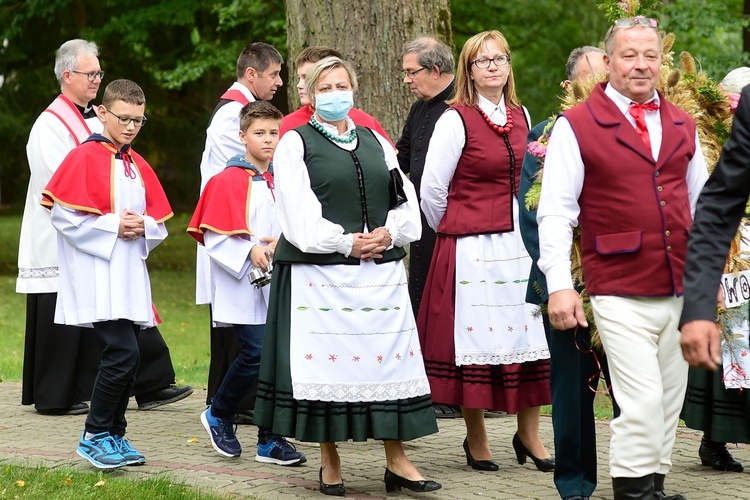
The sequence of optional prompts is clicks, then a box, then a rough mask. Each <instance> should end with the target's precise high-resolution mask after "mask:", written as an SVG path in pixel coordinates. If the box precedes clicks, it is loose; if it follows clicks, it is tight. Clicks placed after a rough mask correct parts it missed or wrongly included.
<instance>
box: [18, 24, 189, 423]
mask: <svg viewBox="0 0 750 500" xmlns="http://www.w3.org/2000/svg"><path fill="white" fill-rule="evenodd" d="M98 56H99V49H98V48H97V46H96V44H95V43H93V42H89V41H86V40H81V39H76V40H69V41H67V42H65V43H63V44H62V45H61V46H60V48H59V49H58V51H57V54H56V57H55V76H56V77H57V81H58V82H59V84H60V91H61V93H60V95H59V96H58V97H56V98H55V100H54V101H52V103H51V104H50V105H49V106H48V107H47V109H45V110H44V112H42V114H41V115H39V117H38V118H37V120H36V122H34V125H33V127H32V128H31V133H30V135H29V142H28V143H27V145H26V154H27V156H28V160H29V169H30V171H31V172H30V178H29V188H28V192H27V194H26V204H25V207H24V212H23V219H22V221H21V236H20V244H19V249H18V279H17V281H16V292H18V293H23V294H26V337H25V346H24V360H23V385H22V394H21V403H22V404H24V405H31V404H33V405H34V406H35V409H36V411H37V412H38V413H41V414H44V415H76V414H83V413H87V412H88V410H89V407H88V405H87V404H86V403H85V401H88V400H89V399H91V393H92V390H93V387H94V379H95V377H96V373H97V371H98V369H99V360H100V359H101V354H102V344H101V343H100V341H99V339H98V338H97V336H96V335H93V334H92V333H91V332H88V331H84V330H83V329H82V328H78V327H73V326H67V325H60V324H56V323H55V322H54V319H55V307H56V301H57V291H58V281H59V268H58V257H57V233H56V231H55V229H54V227H53V226H52V223H51V221H50V213H49V211H48V210H47V209H45V208H44V207H43V206H42V205H40V200H41V197H42V190H43V189H44V188H45V186H46V185H47V183H48V182H49V180H50V178H51V177H52V174H54V173H55V171H56V170H57V168H58V167H59V166H60V164H61V163H62V161H63V159H64V158H65V157H66V156H67V154H68V153H69V152H70V151H71V150H72V149H73V148H75V147H76V146H78V145H79V144H81V143H83V142H84V141H85V140H86V139H88V137H89V136H90V135H91V134H92V133H100V132H101V131H102V123H101V122H100V121H99V119H98V118H97V117H96V108H94V107H93V106H91V105H90V103H91V101H92V100H93V99H95V98H96V95H97V92H98V91H99V86H100V85H101V83H102V79H103V78H104V71H102V68H101V66H100V64H99V58H98ZM138 344H139V349H140V350H141V365H140V367H139V369H138V373H137V380H136V385H135V387H134V388H133V395H135V398H136V402H137V403H138V408H139V409H141V410H148V409H152V408H156V407H158V406H161V405H164V404H168V403H172V402H175V401H178V400H180V399H183V398H185V397H187V396H189V395H190V394H191V393H192V392H193V390H192V388H191V387H190V386H181V387H178V386H175V385H172V384H173V383H174V379H175V373H174V368H173V366H172V359H171V357H170V355H169V348H168V347H167V345H166V343H165V342H164V339H163V338H162V336H161V333H159V330H158V329H157V328H150V329H147V330H144V332H143V333H142V334H141V335H140V336H139V339H138Z"/></svg>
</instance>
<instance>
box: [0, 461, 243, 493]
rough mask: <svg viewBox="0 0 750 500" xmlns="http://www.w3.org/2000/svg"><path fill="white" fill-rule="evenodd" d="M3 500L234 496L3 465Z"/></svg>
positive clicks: (144, 481) (160, 481)
mask: <svg viewBox="0 0 750 500" xmlns="http://www.w3.org/2000/svg"><path fill="white" fill-rule="evenodd" d="M0 467H2V473H0V498H30V499H31V498H55V499H58V500H66V499H69V500H77V499H79V498H96V499H98V500H120V499H122V498H148V499H181V500H216V499H230V498H238V497H236V496H234V495H227V494H221V495H219V494H215V493H209V492H204V491H202V490H200V489H198V488H192V487H189V486H185V485H182V484H176V483H173V482H172V481H169V480H168V479H142V480H138V481H134V480H133V479H128V478H126V477H118V473H117V472H115V473H106V474H105V473H102V472H98V473H96V472H77V471H74V470H72V469H65V468H59V469H44V468H42V467H20V466H16V465H12V464H7V463H0Z"/></svg>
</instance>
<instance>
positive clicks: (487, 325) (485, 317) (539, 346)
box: [454, 199, 549, 366]
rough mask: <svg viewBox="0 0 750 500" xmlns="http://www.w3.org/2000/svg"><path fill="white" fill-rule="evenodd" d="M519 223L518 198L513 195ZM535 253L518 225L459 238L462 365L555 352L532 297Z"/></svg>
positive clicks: (516, 360) (457, 323)
mask: <svg viewBox="0 0 750 500" xmlns="http://www.w3.org/2000/svg"><path fill="white" fill-rule="evenodd" d="M513 214H514V219H515V227H516V228H517V227H518V215H517V214H518V202H517V201H516V200H515V199H514V200H513ZM530 268H531V257H529V254H528V253H527V252H526V248H525V247H524V246H523V241H522V240H521V235H520V233H519V232H518V231H514V232H512V233H503V234H489V235H479V236H468V237H464V238H458V240H457V243H456V316H455V334H454V336H455V344H456V365H457V366H462V365H486V364H489V365H506V364H512V363H523V362H526V361H535V360H537V359H547V358H549V348H548V347H547V340H546V338H545V336H544V327H543V325H542V318H541V317H534V312H535V310H536V309H537V306H536V305H533V304H528V303H526V299H525V298H526V287H527V285H528V278H529V270H530Z"/></svg>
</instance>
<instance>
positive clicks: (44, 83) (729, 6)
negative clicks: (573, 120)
mask: <svg viewBox="0 0 750 500" xmlns="http://www.w3.org/2000/svg"><path fill="white" fill-rule="evenodd" d="M357 1H366V0H357ZM392 1H397V0H392ZM398 1H411V0H398ZM597 3H599V0H582V1H578V0H535V1H534V2H497V1H496V0H452V1H451V12H452V21H453V37H454V40H455V43H456V51H457V52H458V50H460V48H461V46H462V45H463V43H464V42H465V41H466V39H467V38H469V37H470V36H471V35H473V34H475V33H477V32H479V31H482V30H485V29H492V28H497V29H500V30H501V31H502V32H503V33H504V34H505V35H506V37H507V39H508V41H509V43H510V45H511V49H512V55H513V67H514V72H515V76H516V82H517V86H518V89H517V90H518V93H519V96H520V97H521V99H522V101H523V103H524V104H525V105H526V106H527V108H528V109H529V111H530V113H531V116H532V120H533V121H534V122H538V121H541V120H542V119H544V118H545V117H547V116H548V115H550V114H551V113H552V112H553V111H554V110H555V109H556V108H557V105H558V100H557V95H558V94H559V93H560V88H559V83H560V82H561V81H562V80H563V79H564V65H565V60H566V58H567V55H568V53H569V52H570V50H571V49H573V48H574V47H577V46H579V45H598V44H599V42H600V39H601V38H602V37H603V34H604V32H605V30H606V28H607V25H608V23H607V21H606V19H605V15H604V13H603V12H601V11H600V10H599V9H597ZM350 4H351V5H352V6H353V7H352V8H356V1H354V0H352V1H351V2H350ZM743 5H744V4H743V1H742V0H723V1H721V2H717V1H715V0H666V1H665V2H664V4H663V6H662V7H661V8H659V9H658V11H657V12H656V13H655V14H656V16H657V17H658V18H659V21H660V27H661V28H662V29H665V30H667V31H671V32H674V33H675V35H676V36H677V42H676V44H675V51H676V52H677V53H679V52H681V51H683V50H687V51H690V52H691V53H692V54H693V55H694V56H695V57H696V58H697V59H698V61H699V62H700V63H701V65H702V67H703V69H704V70H705V71H706V72H707V73H708V74H709V75H710V76H712V77H713V78H715V79H717V80H720V79H721V78H722V77H723V75H724V74H726V73H727V72H728V71H729V70H730V69H732V68H734V67H737V66H739V65H743V64H746V63H747V62H748V56H747V52H744V51H743V28H744V27H745V26H746V25H747V20H746V17H745V16H743ZM285 29H286V13H285V4H284V2H283V0H212V1H210V2H207V1H205V0H161V1H154V0H130V1H129V2H127V3H122V2H118V1H115V0H0V78H3V80H4V82H3V83H2V86H0V151H1V152H2V156H0V203H2V204H3V205H11V208H10V210H12V211H15V212H20V209H21V206H22V204H23V200H24V196H25V191H26V185H27V183H28V167H27V164H26V155H25V144H26V140H27V138H28V133H29V130H30V128H31V125H32V124H33V122H34V120H35V119H36V117H37V116H38V114H39V113H40V112H41V111H42V110H43V109H44V108H45V107H46V106H47V104H49V102H50V101H51V99H52V97H54V95H56V94H57V93H58V92H59V88H58V85H57V82H56V80H55V78H54V75H53V72H52V65H53V60H54V54H55V50H56V49H57V48H58V47H59V46H60V44H61V43H62V42H64V41H65V40H67V39H70V38H76V37H81V38H86V39H90V40H94V41H96V42H97V43H98V44H99V46H100V48H101V57H100V59H101V62H102V67H103V69H104V70H105V71H106V72H107V76H106V79H105V83H106V82H109V81H112V80H113V79H116V78H124V77H126V78H130V79H132V80H135V81H136V82H138V83H139V84H140V85H141V86H142V87H143V88H144V90H145V92H146V97H147V100H148V102H147V110H146V111H147V115H148V116H149V126H148V127H147V128H146V129H144V131H143V133H141V134H140V135H139V136H138V139H137V143H136V147H137V149H138V150H139V152H141V153H142V154H144V156H145V157H146V158H148V159H149V161H150V162H151V163H152V165H153V166H154V167H155V168H156V169H157V171H158V172H159V176H160V179H161V180H162V182H163V183H164V185H165V188H166V190H167V193H168V195H169V197H170V200H171V201H172V204H173V205H174V206H175V208H176V209H177V210H178V211H188V210H192V208H193V207H194V204H195V201H196V200H197V196H198V188H199V185H200V179H199V177H200V174H199V171H198V164H199V162H200V155H201V151H202V149H203V144H204V140H205V128H206V125H207V122H208V118H209V116H210V114H211V111H212V110H213V107H214V105H215V104H216V101H217V98H218V96H219V95H220V94H221V92H223V90H224V89H225V88H226V87H227V86H228V85H229V84H230V83H231V82H232V81H233V80H234V64H235V61H236V57H237V54H238V53H239V51H240V49H241V47H242V46H243V45H244V44H246V43H249V42H251V41H265V42H268V43H271V44H273V45H275V46H276V47H277V48H278V49H279V50H280V52H282V54H283V55H284V56H285V57H286V32H285ZM746 50H747V48H746ZM293 56H294V54H293ZM399 64H400V61H394V64H393V67H398V66H399ZM284 81H285V84H287V85H285V87H284V89H287V88H289V87H292V88H293V86H294V84H295V83H296V82H294V81H293V82H291V85H288V84H289V82H288V79H287V78H285V79H284ZM362 91H363V92H366V91H367V89H363V90H362ZM100 97H101V91H100ZM286 103H287V98H286V94H285V92H279V93H277V95H276V97H275V98H274V104H276V105H277V106H278V107H279V108H281V109H282V110H286V107H287V104H286ZM368 111H371V112H373V113H375V114H376V111H375V110H368ZM405 114H406V110H404V116H405ZM388 132H389V134H390V135H392V136H393V137H394V138H397V137H398V135H399V133H400V130H388Z"/></svg>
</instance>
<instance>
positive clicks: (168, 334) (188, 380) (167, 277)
mask: <svg viewBox="0 0 750 500" xmlns="http://www.w3.org/2000/svg"><path fill="white" fill-rule="evenodd" d="M188 220H189V215H179V216H177V217H174V218H173V219H171V220H169V221H167V228H168V229H169V232H170V236H169V237H168V238H167V239H166V240H165V241H164V242H163V243H162V244H161V245H159V246H158V247H157V248H156V249H155V250H154V251H153V252H152V253H151V255H150V256H149V259H148V266H149V270H150V274H151V288H152V292H153V297H154V303H155V304H156V307H157V309H158V311H159V315H160V316H161V319H162V324H161V325H160V326H159V330H160V331H161V333H162V335H163V336H164V339H165V340H166V342H167V345H168V346H169V350H170V352H171V354H172V362H173V364H174V367H175V373H176V376H177V382H178V383H180V384H189V385H192V386H194V387H205V386H206V383H207V380H208V365H209V361H210V353H209V328H208V307H207V306H196V305H195V240H193V239H192V238H191V237H189V236H188V235H187V234H186V233H185V228H186V227H187V224H188ZM20 228H21V217H20V216H17V215H4V216H0V237H2V241H3V242H4V244H3V245H0V380H5V381H20V380H21V376H22V369H23V342H24V331H25V324H26V296H25V295H22V294H18V293H15V287H16V275H17V273H18V267H17V252H18V236H19V232H20Z"/></svg>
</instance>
